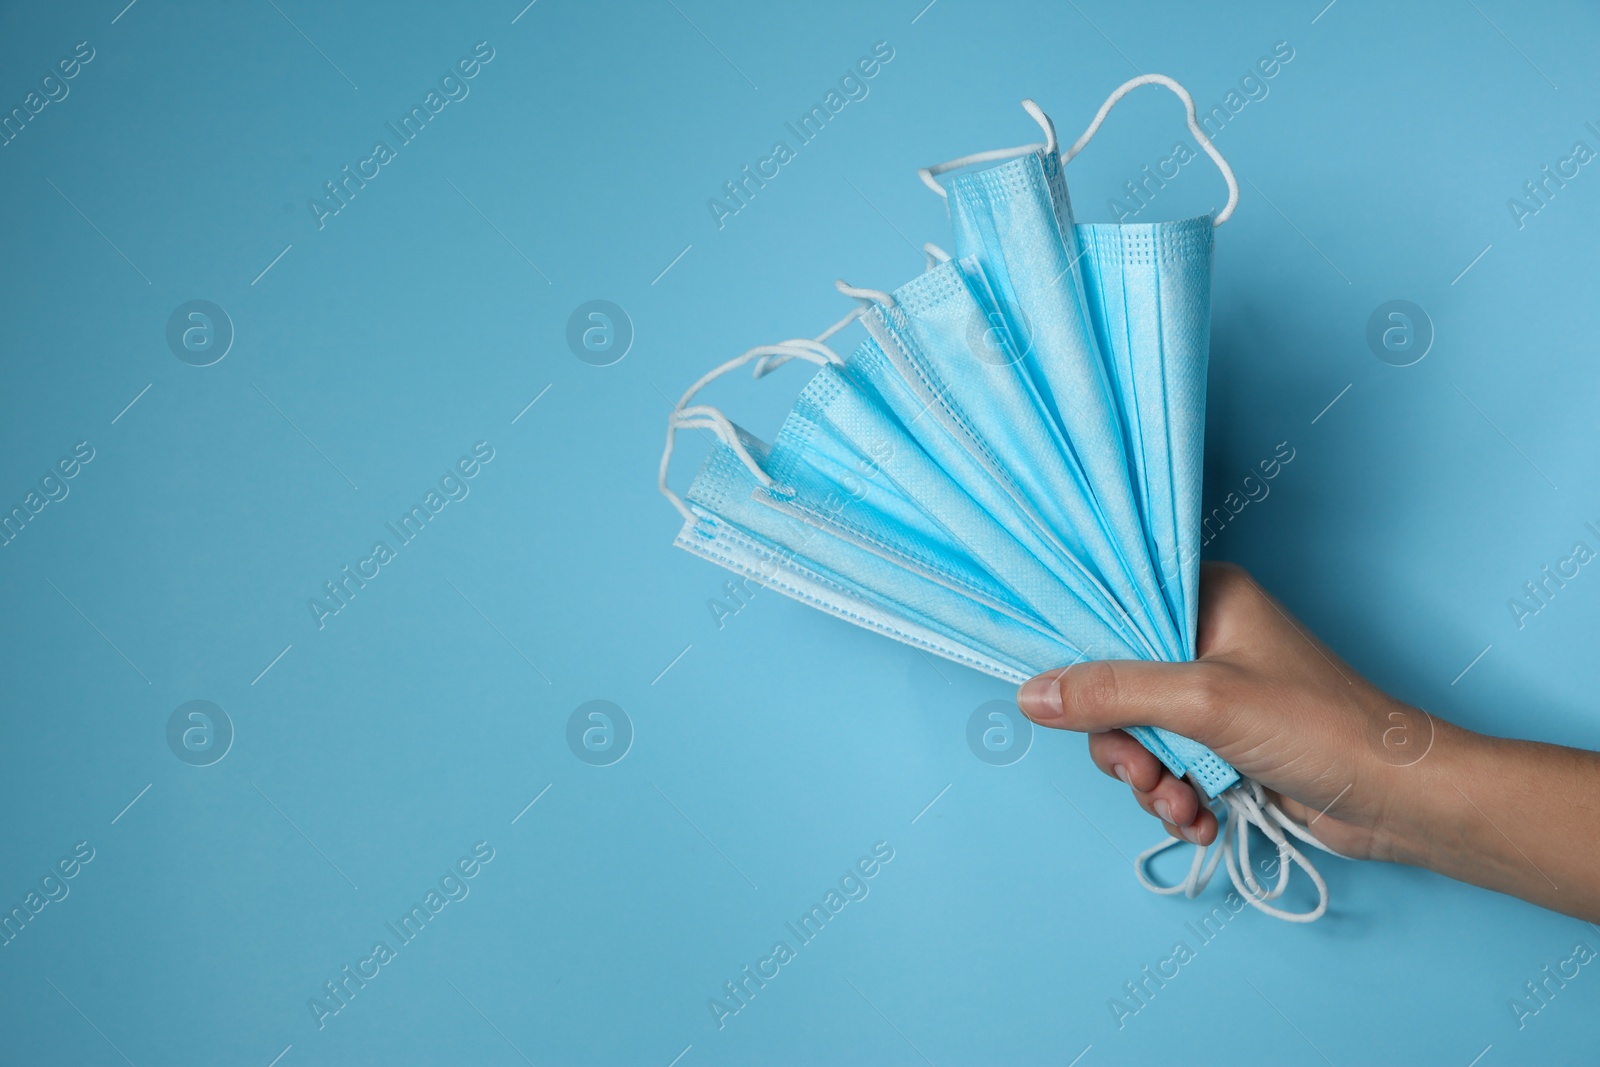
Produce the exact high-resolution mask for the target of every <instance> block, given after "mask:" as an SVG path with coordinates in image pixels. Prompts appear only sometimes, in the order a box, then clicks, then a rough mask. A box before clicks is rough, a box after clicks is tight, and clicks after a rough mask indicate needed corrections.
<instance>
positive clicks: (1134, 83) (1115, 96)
mask: <svg viewBox="0 0 1600 1067" xmlns="http://www.w3.org/2000/svg"><path fill="white" fill-rule="evenodd" d="M1141 85H1161V86H1165V87H1166V88H1168V89H1170V90H1172V91H1173V92H1174V93H1176V94H1177V96H1178V99H1180V100H1182V101H1183V109H1184V111H1185V112H1186V114H1187V117H1188V120H1189V132H1190V133H1192V134H1194V139H1195V141H1196V142H1197V143H1198V144H1199V145H1200V147H1201V149H1202V150H1203V151H1204V152H1205V154H1206V155H1208V156H1210V157H1211V160H1212V162H1214V163H1216V165H1217V169H1218V170H1220V171H1222V178H1223V180H1224V181H1226V182H1227V183H1228V203H1227V205H1226V206H1224V207H1223V209H1222V210H1221V211H1219V212H1217V217H1216V218H1215V219H1213V220H1212V223H1211V224H1212V225H1213V226H1221V225H1222V224H1223V223H1224V222H1227V221H1228V218H1229V217H1230V216H1231V215H1232V214H1233V209H1234V208H1236V207H1238V206H1239V183H1238V181H1237V180H1235V178H1234V176H1233V168H1232V167H1230V166H1228V161H1227V160H1225V159H1223V158H1222V153H1221V152H1218V151H1217V149H1216V146H1215V145H1213V144H1212V143H1211V138H1209V137H1207V136H1206V132H1205V130H1204V129H1202V128H1201V126H1200V122H1199V120H1198V118H1197V117H1196V115H1195V110H1194V97H1192V96H1190V95H1189V90H1187V89H1185V88H1184V87H1183V86H1182V85H1179V84H1178V83H1177V82H1176V81H1173V80H1172V79H1171V78H1169V77H1167V76H1166V75H1165V74H1141V75H1139V76H1138V77H1137V78H1130V79H1129V80H1127V81H1125V82H1123V83H1122V84H1121V85H1119V86H1117V88H1116V90H1115V91H1113V92H1112V94H1111V95H1110V96H1108V97H1106V102H1105V103H1103V104H1101V105H1100V110H1099V111H1097V112H1095V116H1094V121H1093V122H1091V123H1089V128H1088V129H1086V130H1084V131H1083V135H1082V136H1080V137H1079V138H1078V139H1077V140H1076V141H1074V142H1073V143H1072V147H1071V148H1068V149H1066V150H1065V151H1064V152H1062V153H1061V162H1062V163H1063V164H1065V163H1068V162H1070V161H1071V160H1072V157H1073V156H1076V155H1077V154H1078V153H1079V152H1081V151H1083V146H1084V145H1086V144H1088V143H1089V140H1090V138H1092V137H1094V135H1095V134H1096V133H1097V132H1099V129H1100V124H1101V123H1103V122H1105V120H1106V116H1107V115H1109V114H1110V113H1111V109H1112V108H1114V107H1116V106H1117V103H1118V101H1120V100H1121V99H1122V98H1123V97H1125V96H1127V95H1128V94H1129V93H1131V92H1132V91H1133V90H1135V89H1137V88H1138V87H1139V86H1141Z"/></svg>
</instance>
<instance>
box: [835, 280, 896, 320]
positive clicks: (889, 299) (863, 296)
mask: <svg viewBox="0 0 1600 1067" xmlns="http://www.w3.org/2000/svg"><path fill="white" fill-rule="evenodd" d="M833 287H834V288H835V289H837V290H839V292H841V293H843V294H844V295H845V296H848V297H849V298H850V299H852V300H859V301H861V310H862V311H865V310H866V309H867V308H869V307H871V306H872V305H873V304H882V305H883V306H884V307H891V308H892V307H896V306H897V305H896V304H895V299H894V297H893V296H891V295H889V294H888V293H886V292H884V291H883V290H882V289H859V288H857V287H856V286H853V285H849V284H846V282H845V280H844V279H843V278H840V279H838V280H836V281H835V282H834V283H833ZM860 313H861V312H859V311H858V312H857V314H860Z"/></svg>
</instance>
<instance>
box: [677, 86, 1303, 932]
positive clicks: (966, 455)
mask: <svg viewBox="0 0 1600 1067" xmlns="http://www.w3.org/2000/svg"><path fill="white" fill-rule="evenodd" d="M1144 84H1160V85H1163V86H1165V87H1166V88H1168V89H1171V90H1172V91H1173V92H1174V93H1176V94H1177V95H1178V96H1179V97H1180V98H1181V99H1182V100H1183V102H1184V104H1185V107H1186V108H1187V111H1188V120H1189V128H1190V131H1191V132H1192V133H1193V135H1194V136H1195V139H1196V141H1197V142H1198V143H1199V144H1200V146H1201V147H1202V149H1203V150H1204V151H1205V152H1206V153H1207V154H1208V155H1210V157H1211V158H1212V159H1213V160H1214V161H1215V162H1216V163H1217V165H1218V166H1219V168H1221V170H1222V173H1223V175H1224V177H1225V178H1226V179H1227V182H1228V188H1229V194H1230V195H1229V200H1228V204H1227V206H1226V207H1225V208H1224V209H1223V210H1222V211H1221V212H1219V213H1218V214H1217V215H1216V216H1215V218H1212V217H1211V216H1202V217H1200V218H1195V219H1188V220H1183V221H1179V222H1169V223H1155V224H1144V225H1121V226H1119V225H1098V224H1091V225H1077V224H1076V223H1075V221H1074V219H1073V217H1072V210H1071V204H1070V200H1069V199H1068V196H1067V189H1066V185H1065V181H1064V178H1063V174H1062V168H1063V166H1064V164H1065V163H1066V162H1067V161H1069V160H1071V159H1072V158H1073V156H1075V155H1076V154H1077V153H1078V152H1079V151H1081V150H1082V148H1083V147H1084V146H1085V145H1086V144H1087V143H1088V141H1089V140H1090V138H1091V137H1093V135H1094V134H1095V132H1096V131H1097V130H1098V129H1099V127H1100V125H1101V123H1102V122H1103V121H1104V120H1105V117H1106V115H1107V114H1108V113H1109V111H1110V110H1111V108H1112V107H1113V106H1114V105H1115V104H1116V103H1117V101H1118V100H1120V99H1121V98H1122V96H1124V95H1125V94H1126V93H1127V92H1129V91H1130V90H1131V89H1133V88H1136V87H1138V86H1140V85H1144ZM1024 107H1025V108H1026V109H1027V110H1028V112H1029V113H1030V114H1031V115H1033V117H1034V118H1035V120H1036V121H1038V122H1039V124H1040V125H1041V127H1042V128H1043V129H1044V132H1045V135H1046V139H1045V142H1044V143H1043V144H1034V145H1025V146H1022V147H1020V148H1016V149H1003V150H999V151H994V152H985V153H979V154H977V155H974V156H967V157H963V158H961V159H957V160H952V161H951V162H949V163H945V164H940V165H939V166H936V167H929V168H925V169H924V170H923V171H921V172H920V173H921V176H922V179H923V181H924V182H925V183H926V184H927V185H928V186H929V187H930V188H932V189H934V190H935V191H937V192H939V193H940V195H945V196H948V200H949V205H950V215H951V221H952V227H953V230H954V249H955V256H954V257H952V256H950V255H947V254H945V253H944V252H942V251H941V250H939V249H937V248H936V247H934V246H932V245H929V246H926V248H927V251H928V264H927V269H926V270H925V272H924V273H923V274H921V275H920V276H918V277H917V278H914V279H913V280H912V281H910V282H908V283H906V284H905V285H903V286H901V287H899V288H898V289H896V290H895V291H894V292H892V293H889V292H883V291H880V290H874V289H859V288H853V287H850V286H847V285H845V284H844V283H842V282H840V283H838V288H839V290H840V291H841V292H842V293H844V294H845V295H847V296H850V297H853V298H855V299H856V300H858V301H859V302H860V303H861V305H862V306H861V307H860V308H858V309H857V310H856V311H855V312H852V314H851V315H849V316H846V317H845V318H844V319H842V320H840V321H839V322H838V323H835V324H834V325H833V326H832V327H830V328H829V329H828V330H827V331H825V332H824V333H823V334H822V335H821V336H819V337H817V338H816V339H801V340H792V341H785V342H782V343H781V344H777V345H770V346H762V347H758V348H754V349H751V350H750V351H749V352H746V353H745V354H744V355H742V356H740V357H738V358H736V359H733V360H729V361H728V362H727V363H724V364H723V365H721V366H719V367H717V368H715V369H714V370H712V371H711V372H709V373H707V374H706V375H705V376H703V377H702V378H701V379H700V380H699V381H697V382H696V383H695V384H694V385H693V386H691V387H690V388H689V390H688V391H687V392H686V393H685V394H684V395H683V397H682V399H681V400H680V401H679V403H678V405H677V406H676V408H675V409H674V411H673V414H672V416H671V419H670V420H669V425H668V430H667V442H666V448H665V450H664V452H663V455H662V459H661V468H660V487H661V491H662V493H663V494H665V495H666V496H667V497H668V499H669V500H671V501H672V502H673V504H674V506H675V507H677V509H678V510H679V512H680V513H681V514H682V515H683V517H684V520H685V523H684V527H683V530H682V531H681V532H680V533H679V535H678V538H677V542H676V543H677V544H678V545H679V546H680V547H683V548H685V549H688V550H690V551H692V552H694V553H696V554H698V555H700V556H703V557H705V558H706V559H709V560H711V561H712V562H715V563H717V564H719V565H720V566H723V567H725V568H728V569H729V570H732V571H735V572H736V573H740V574H742V575H744V576H746V577H748V578H752V579H755V580H757V581H758V582H760V583H762V584H763V585H766V586H769V587H771V588H776V589H779V590H780V591H782V592H784V593H786V594H787V595H789V596H791V597H794V598H795V599H797V600H800V601H801V602H803V603H808V604H811V605H812V606H814V607H816V608H819V609H820V610H823V611H827V612H829V613H831V614H833V615H836V616H838V617H840V618H843V619H846V620H848V621H850V622H852V623H854V624H856V625H858V626H862V627H864V628H867V629H871V630H875V631H877V632H879V633H882V634H884V635H886V636H889V637H893V638H895V639H896V640H899V641H901V642H904V643H906V644H909V645H912V646H914V647H917V648H920V649H923V650H925V651H928V652H930V653H933V654H937V655H940V656H943V657H945V658H947V659H950V660H953V661H955V662H958V663H962V664H965V665H967V666H970V667H972V668H974V669H976V670H980V671H983V672H985V673H987V674H990V675H993V676H995V677H998V678H1003V679H1005V680H1007V681H1011V682H1021V681H1023V680H1025V679H1027V678H1029V677H1032V676H1033V675H1036V674H1039V673H1041V672H1043V671H1045V670H1048V669H1050V668H1052V667H1061V666H1065V665H1072V664H1076V663H1078V662H1082V661H1084V660H1089V659H1158V660H1168V661H1179V660H1186V659H1191V658H1193V656H1194V651H1195V619H1196V607H1197V599H1198V584H1199V574H1198V569H1199V544H1198V542H1199V521H1200V486H1201V451H1202V446H1203V441H1204V408H1205V379H1206V360H1207V354H1208V335H1209V329H1210V291H1211V250H1212V243H1213V228H1214V226H1215V225H1220V224H1221V223H1222V222H1223V221H1225V220H1226V219H1227V218H1228V216H1229V215H1231V214H1232V212H1233V209H1234V206H1235V204H1236V203H1237V199H1238V189H1237V185H1236V184H1235V182H1234V178H1233V174H1232V172H1231V170H1229V168H1228V166H1227V164H1226V162H1225V161H1223V159H1222V157H1221V155H1220V154H1218V153H1217V151H1216V149H1215V148H1214V147H1213V146H1212V145H1211V143H1210V142H1209V140H1207V138H1206V136H1205V133H1204V131H1203V130H1202V129H1201V128H1200V127H1199V125H1198V123H1197V122H1196V119H1195V112H1194V104H1193V101H1192V100H1191V99H1190V97H1189V95H1188V93H1187V92H1186V91H1184V90H1183V88H1182V87H1181V86H1179V85H1178V84H1177V83H1176V82H1173V81H1172V80H1171V79H1168V78H1165V77H1163V76H1161V75H1145V76H1142V77H1140V78H1136V79H1133V80H1132V81H1130V82H1128V83H1126V84H1125V85H1123V86H1122V87H1120V88H1119V89H1118V90H1117V91H1116V92H1115V93H1113V94H1112V96H1111V97H1110V98H1109V99H1108V100H1107V101H1106V103H1105V104H1104V105H1103V106H1102V107H1101V109H1100V111H1099V113H1098V114H1097V115H1096V117H1095V119H1094V121H1093V122H1092V123H1091V124H1090V126H1089V128H1088V129H1087V130H1086V131H1085V133H1084V134H1083V136H1081V137H1080V138H1079V139H1078V141H1077V142H1076V143H1075V144H1074V145H1073V146H1071V147H1070V148H1068V149H1066V150H1064V151H1061V152H1059V153H1058V152H1057V146H1056V139H1055V131H1054V127H1053V126H1052V125H1051V124H1050V121H1049V119H1048V118H1046V117H1045V116H1044V114H1043V112H1041V111H1040V110H1039V109H1038V108H1037V107H1036V106H1034V105H1033V104H1032V102H1031V101H1025V102H1024ZM996 161H1003V162H998V163H997V165H994V166H991V167H988V168H987V169H984V170H977V171H967V172H965V173H962V174H960V175H958V176H956V177H955V178H954V179H953V180H952V181H951V182H950V186H949V190H948V192H947V191H946V189H945V188H944V187H943V186H941V185H940V184H939V183H938V182H937V181H935V180H934V178H935V176H936V175H939V174H942V173H945V172H948V171H952V170H957V169H961V168H965V167H970V166H972V165H973V164H980V163H996ZM857 319H859V321H860V322H861V324H862V325H863V326H864V327H865V328H866V332H867V340H866V341H864V342H863V343H862V344H861V345H860V346H859V347H858V348H857V349H856V350H855V351H854V352H853V353H852V354H851V355H850V357H849V358H848V359H846V358H843V357H841V356H839V354H838V353H837V352H835V351H834V350H833V349H832V348H831V347H830V346H829V345H828V344H827V341H828V340H829V339H830V338H831V337H832V336H833V335H834V334H836V333H837V332H838V331H840V330H842V329H843V328H844V327H845V326H847V325H849V324H850V323H851V322H852V321H855V320H857ZM797 359H798V360H803V361H806V362H810V363H813V364H816V365H817V366H818V368H819V369H818V370H817V372H816V374H815V376H814V377H813V378H812V380H811V382H810V383H809V384H808V385H807V386H806V387H805V389H804V390H803V391H802V393H801V394H800V396H799V398H798V399H797V401H796V403H795V406H794V409H793V410H792V411H791V413H790V415H789V416H788V418H787V419H786V420H785V422H784V424H783V426H782V428H781V429H780V430H779V432H778V434H777V436H776V437H775V438H774V440H773V442H772V444H771V445H770V446H769V445H767V444H765V443H764V442H762V441H760V440H759V439H757V438H755V437H754V436H753V435H751V434H749V433H747V432H746V431H744V430H743V429H741V428H740V427H738V426H736V425H734V424H733V423H732V422H731V421H730V420H729V419H728V418H727V416H725V415H724V414H723V413H722V412H721V411H720V410H719V409H717V408H714V407H711V406H708V405H705V404H696V403H691V402H692V401H693V400H694V398H695V397H696V395H697V394H698V393H699V391H700V390H701V389H702V388H704V387H705V386H706V385H707V384H709V383H710V382H711V381H712V380H714V379H715V378H717V377H719V376H721V375H723V374H726V373H728V372H729V371H732V370H734V369H736V368H738V367H741V366H745V365H750V364H754V370H755V373H756V376H757V377H760V376H762V375H764V374H765V373H767V372H768V371H770V370H772V369H775V368H776V367H777V366H779V365H781V364H783V363H785V362H788V361H791V360H797ZM684 429H694V430H698V431H701V432H703V433H706V434H708V435H709V437H710V438H711V439H712V441H713V442H714V444H713V448H712V452H711V455H710V457H709V458H708V459H707V460H706V462H705V463H704V465H703V466H702V468H701V471H700V473H699V475H698V476H697V477H696V478H695V481H694V483H693V485H692V486H691V488H690V489H689V491H688V493H687V494H686V497H685V498H680V497H679V496H678V495H677V494H676V493H674V492H673V491H672V490H671V489H670V488H669V487H668V484H667V475H668V468H669V463H670V460H671V454H672V449H673V444H674V441H675V438H676V435H677V433H678V432H679V431H681V430H684ZM1129 732H1130V733H1131V734H1132V735H1133V736H1134V737H1135V738H1137V739H1138V740H1139V741H1140V743H1142V744H1143V745H1144V746H1145V747H1146V748H1148V749H1149V750H1150V751H1151V752H1152V753H1154V754H1155V755H1156V756H1157V758H1158V759H1160V760H1161V762H1162V763H1163V764H1164V765H1165V766H1166V767H1167V768H1168V769H1169V770H1171V771H1172V773H1173V774H1175V775H1178V776H1186V777H1187V778H1188V779H1189V780H1190V781H1191V782H1193V783H1194V784H1195V785H1196V786H1197V787H1198V788H1200V789H1201V790H1202V791H1203V792H1204V794H1205V795H1206V796H1207V797H1209V798H1211V799H1212V801H1213V806H1214V807H1215V808H1216V809H1218V814H1219V816H1222V817H1223V818H1224V819H1225V829H1224V832H1223V834H1222V835H1221V836H1220V838H1219V841H1218V843H1217V844H1216V845H1215V846H1213V847H1212V848H1211V849H1210V850H1197V851H1196V853H1195V856H1194V859H1193V862H1192V863H1191V865H1190V870H1189V874H1188V877H1187V878H1185V879H1184V880H1183V882H1181V883H1180V884H1177V885H1158V884H1157V883H1156V882H1154V881H1153V880H1152V879H1151V877H1150V876H1149V874H1148V872H1147V865H1148V863H1149V861H1150V860H1151V859H1152V858H1153V857H1154V856H1155V855H1156V854H1158V853H1159V852H1161V851H1163V850H1164V849H1166V848H1169V847H1172V846H1174V845H1176V844H1179V843H1180V842H1178V841H1177V840H1176V839H1171V838H1169V839H1168V840H1166V841H1164V842H1163V843H1162V844H1160V845H1157V846H1156V847H1155V848H1152V849H1150V850H1147V851H1146V852H1145V853H1144V854H1142V855H1141V856H1140V857H1139V860H1138V862H1137V864H1136V874H1137V876H1138V878H1139V880H1140V882H1141V883H1142V884H1144V885H1145V886H1146V887H1147V888H1149V889H1152V890H1153V891H1155V892H1160V893H1176V892H1183V893H1185V894H1187V895H1189V896H1194V895H1196V894H1198V893H1199V892H1200V891H1201V890H1202V889H1203V888H1204V887H1205V885H1206V884H1207V882H1208V881H1209V879H1210V878H1211V876H1212V874H1213V873H1214V872H1215V870H1216V868H1217V866H1218V864H1219V862H1220V861H1221V860H1222V859H1223V858H1226V860H1227V864H1226V869H1227V871H1228V874H1229V876H1230V879H1231V880H1232V881H1233V883H1234V885H1235V886H1236V888H1237V889H1238V891H1239V892H1240V894H1241V895H1242V896H1244V897H1245V899H1246V900H1248V901H1249V902H1250V903H1251V904H1253V905H1255V906H1256V907H1258V908H1260V909H1261V910H1263V911H1266V912H1268V913H1269V914H1273V915H1276V916H1279V917H1281V918H1286V919H1292V920H1296V921H1308V920H1310V919H1314V918H1316V917H1318V916H1320V915H1321V914H1322V913H1323V911H1324V910H1325V909H1326V906H1327V888H1326V885H1325V883H1324V882H1323V880H1322V878H1321V877H1320V875H1319V874H1318V873H1317V872H1316V870H1315V869H1314V868H1313V867H1312V866H1311V864H1310V862H1309V861H1307V860H1306V859H1305V857H1304V856H1303V854H1302V853H1301V852H1300V851H1299V850H1298V849H1297V848H1295V846H1294V844H1293V843H1292V841H1291V840H1290V838H1291V837H1293V838H1298V839H1299V840H1301V841H1304V842H1307V843H1310V844H1319V843H1318V842H1317V841H1316V840H1315V838H1314V837H1312V836H1311V835H1310V834H1309V833H1308V832H1306V831H1305V830H1303V829H1302V828H1300V827H1298V826H1297V825H1295V824H1294V823H1292V822H1291V821H1290V820H1289V819H1288V818H1287V817H1285V816H1284V815H1283V813H1282V812H1281V811H1279V810H1278V808H1277V807H1276V805H1274V804H1273V803H1272V802H1271V801H1270V800H1269V799H1268V798H1267V796H1266V794H1265V792H1264V791H1263V790H1262V789H1261V787H1260V786H1259V785H1257V784H1256V783H1254V782H1250V781H1249V780H1241V778H1240V776H1239V774H1238V772H1237V771H1236V770H1234V768H1233V767H1231V766H1230V765H1228V764H1227V763H1226V762H1225V761H1223V760H1221V759H1220V758H1218V757H1217V756H1216V754H1215V753H1212V752H1211V751H1210V750H1209V749H1207V748H1205V747H1204V746H1203V745H1200V744H1197V743H1195V742H1193V741H1190V740H1188V739H1187V738H1183V737H1180V736H1178V735H1176V734H1172V733H1170V732H1168V731H1165V730H1161V729H1156V728H1152V727H1134V728H1132V729H1130V731H1129ZM1251 827H1254V828H1255V829H1256V830H1258V831H1259V832H1261V833H1262V834H1264V835H1265V836H1266V837H1267V839H1268V840H1269V841H1270V842H1271V844H1272V845H1273V847H1274V848H1275V849H1276V850H1277V855H1278V866H1279V870H1278V876H1277V879H1276V881H1275V882H1274V884H1272V885H1271V886H1270V887H1269V886H1264V885H1262V884H1261V883H1260V882H1258V881H1257V879H1256V878H1255V876H1254V873H1253V869H1252V867H1251V863H1250V838H1251V835H1250V828H1251ZM1319 847H1321V846H1320V844H1319ZM1291 865H1294V866H1298V867H1300V868H1301V869H1302V870H1304V871H1305V872H1306V873H1307V874H1308V875H1309V877H1310V878H1311V880H1312V882H1313V884H1314V885H1315V886H1316V888H1317V892H1318V904H1317V906H1316V907H1315V908H1314V909H1312V910H1311V911H1308V912H1303V913H1289V912H1285V911H1283V910H1280V909H1278V908H1276V907H1273V906H1272V905H1271V903H1270V902H1271V901H1273V900H1276V899H1277V898H1278V897H1280V896H1281V895H1282V894H1283V892H1284V891H1285V889H1286V888H1287V880H1288V877H1289V869H1290V867H1291Z"/></svg>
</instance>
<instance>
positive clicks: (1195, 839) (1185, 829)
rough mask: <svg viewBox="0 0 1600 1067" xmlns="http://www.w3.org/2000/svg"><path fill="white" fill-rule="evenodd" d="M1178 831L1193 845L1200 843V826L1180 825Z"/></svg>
mask: <svg viewBox="0 0 1600 1067" xmlns="http://www.w3.org/2000/svg"><path fill="white" fill-rule="evenodd" d="M1178 833H1180V834H1182V835H1183V839H1184V840H1185V841H1187V842H1189V843H1190V844H1191V845H1198V844H1199V843H1200V827H1198V826H1180V827H1178Z"/></svg>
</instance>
